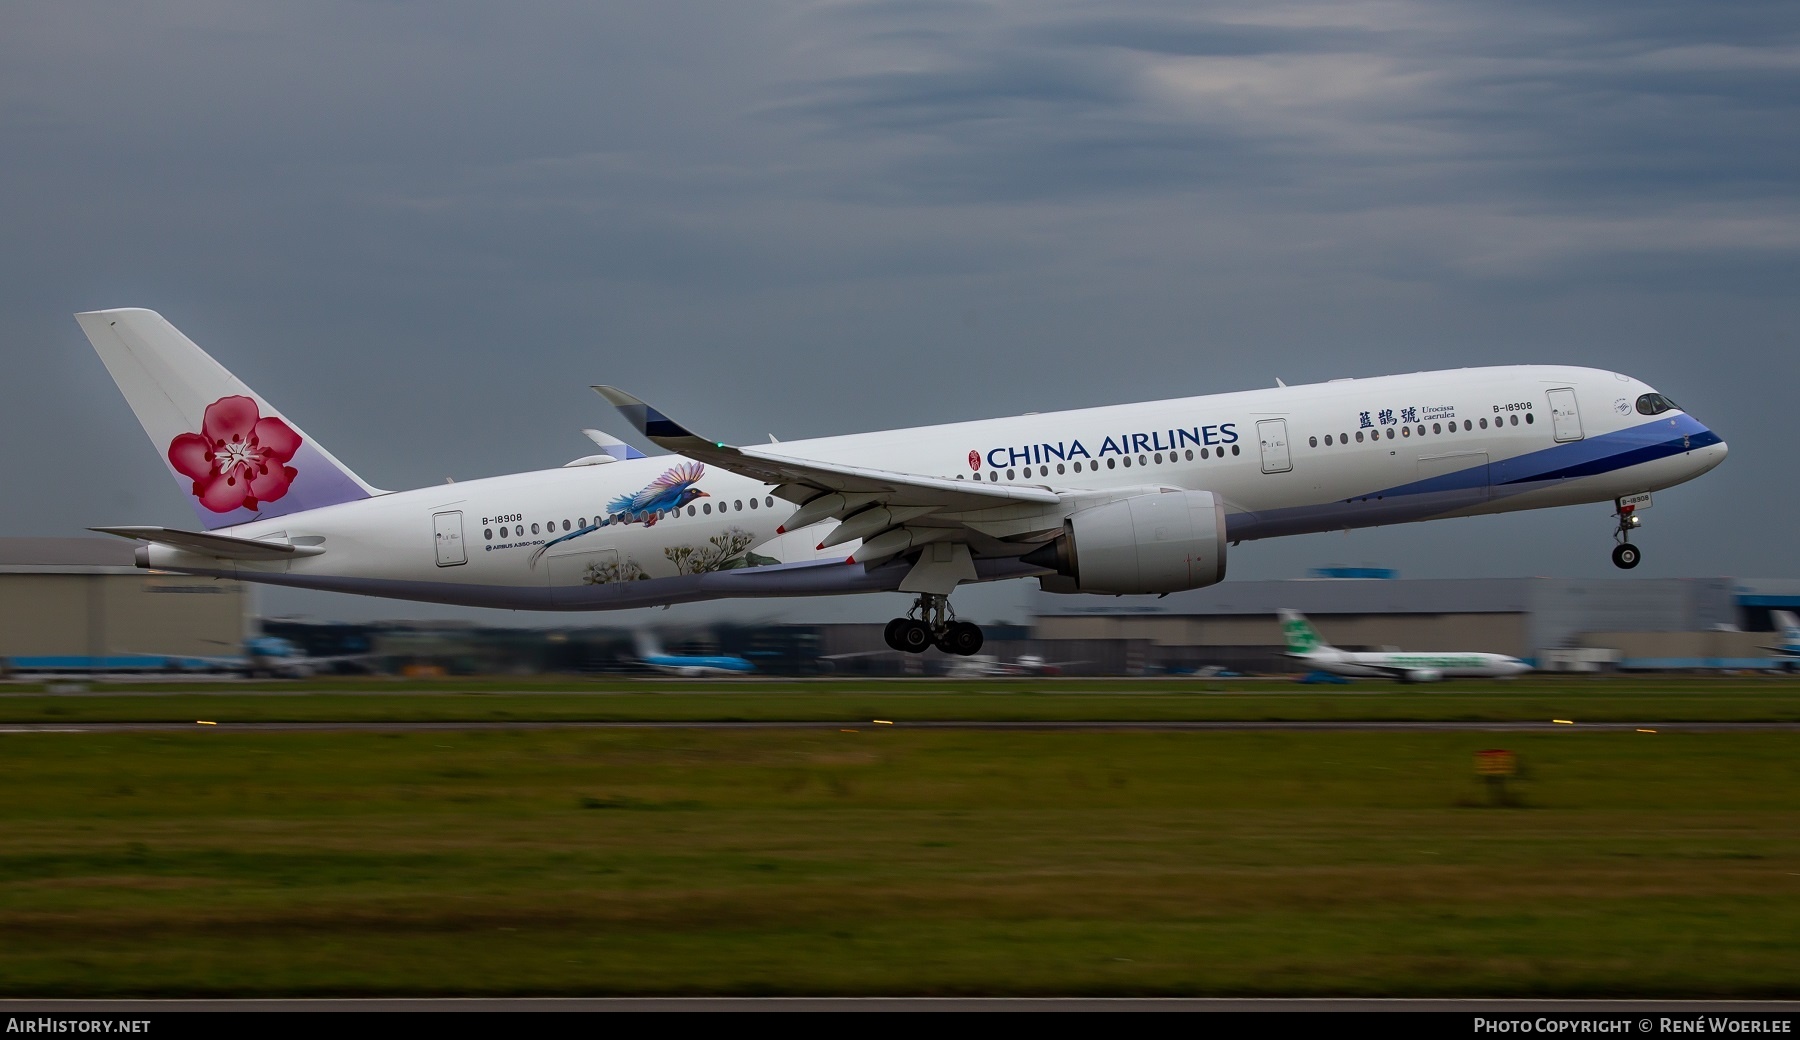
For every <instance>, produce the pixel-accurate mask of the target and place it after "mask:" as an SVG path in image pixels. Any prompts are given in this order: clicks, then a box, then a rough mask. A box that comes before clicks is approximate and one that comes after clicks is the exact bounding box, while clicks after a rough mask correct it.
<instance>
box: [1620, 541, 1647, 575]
mask: <svg viewBox="0 0 1800 1040" xmlns="http://www.w3.org/2000/svg"><path fill="white" fill-rule="evenodd" d="M1642 558H1643V556H1642V554H1641V553H1639V552H1638V547H1637V546H1635V545H1632V544H1631V543H1630V542H1626V543H1624V544H1623V545H1615V546H1613V566H1614V567H1617V568H1619V569H1620V570H1624V571H1628V570H1630V569H1631V568H1633V567H1636V566H1637V565H1638V560H1640V559H1642Z"/></svg>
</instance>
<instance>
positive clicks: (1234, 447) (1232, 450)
mask: <svg viewBox="0 0 1800 1040" xmlns="http://www.w3.org/2000/svg"><path fill="white" fill-rule="evenodd" d="M1240 450H1242V449H1240V448H1239V447H1238V446H1237V445H1235V444H1233V445H1232V446H1231V453H1232V454H1233V455H1236V454H1237V453H1238V452H1239V451H1240Z"/></svg>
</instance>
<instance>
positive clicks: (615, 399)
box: [594, 386, 700, 447]
mask: <svg viewBox="0 0 1800 1040" xmlns="http://www.w3.org/2000/svg"><path fill="white" fill-rule="evenodd" d="M594 392H595V393H597V394H599V395H600V396H601V397H604V398H606V400H607V402H608V403H610V404H611V405H612V406H613V407H614V408H617V409H618V410H619V414H621V415H623V416H624V417H625V421H626V422H629V423H631V425H633V426H635V427H636V428H637V431H638V432H639V433H641V434H643V435H644V436H646V437H648V438H650V439H651V440H653V441H655V442H656V443H658V444H663V446H664V447H668V446H669V445H667V444H664V442H665V441H673V440H682V439H689V438H691V439H694V440H699V439H700V437H699V436H698V435H696V434H695V433H694V432H693V431H692V430H689V429H688V428H687V427H685V426H683V425H681V424H680V423H678V422H676V421H675V420H673V419H671V418H669V417H668V416H666V415H664V414H663V413H661V412H659V411H657V410H656V409H655V408H653V407H651V406H650V405H649V404H646V403H645V402H643V401H641V400H639V399H638V398H636V397H634V396H632V395H631V394H628V393H626V392H625V391H623V390H620V389H619V388H618V387H614V386H596V387H594Z"/></svg>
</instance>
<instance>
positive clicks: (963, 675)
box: [949, 654, 1081, 679]
mask: <svg viewBox="0 0 1800 1040" xmlns="http://www.w3.org/2000/svg"><path fill="white" fill-rule="evenodd" d="M1080 663H1081V662H1080V661H1046V660H1044V659H1043V658H1042V657H1040V656H1039V655H1037V654H1021V655H1019V657H1018V658H1016V659H1015V660H1012V661H1002V660H1001V659H1000V658H998V657H995V656H993V655H991V654H974V655H971V656H968V657H964V658H963V659H962V660H959V661H957V662H956V663H955V664H954V665H953V666H952V667H951V669H950V672H949V676H950V678H953V679H979V678H988V677H994V676H1020V675H1044V676H1048V675H1061V674H1062V670H1063V666H1064V665H1070V664H1080Z"/></svg>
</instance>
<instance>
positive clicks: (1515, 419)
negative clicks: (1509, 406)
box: [1511, 412, 1519, 426]
mask: <svg viewBox="0 0 1800 1040" xmlns="http://www.w3.org/2000/svg"><path fill="white" fill-rule="evenodd" d="M1511 419H1512V424H1513V425H1514V426H1517V425H1519V413H1518V412H1514V413H1513V414H1512V416H1511Z"/></svg>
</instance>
